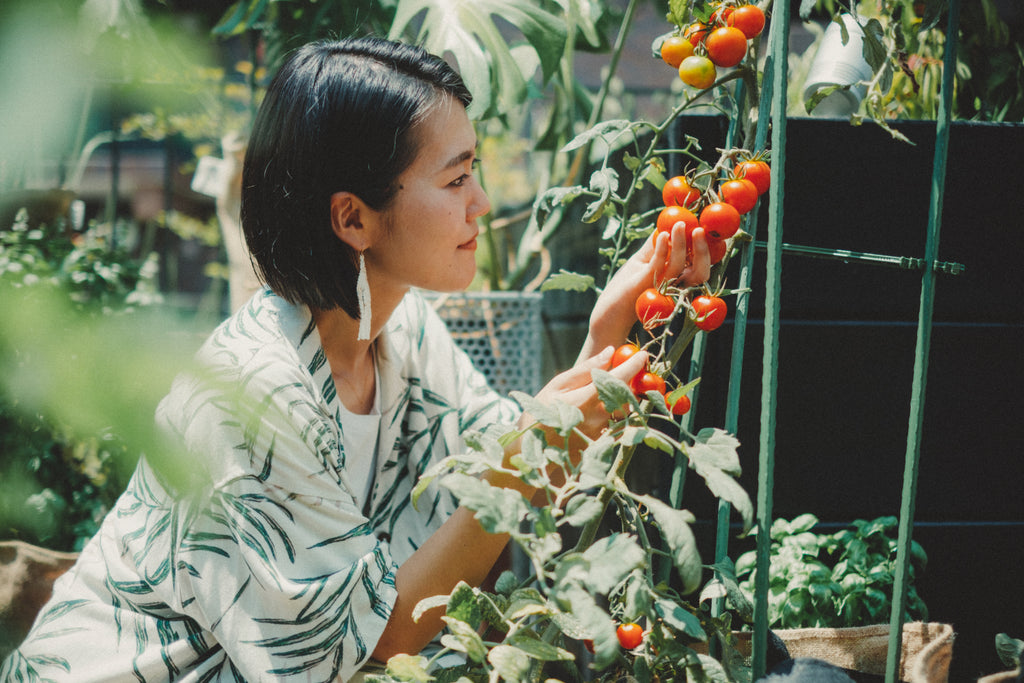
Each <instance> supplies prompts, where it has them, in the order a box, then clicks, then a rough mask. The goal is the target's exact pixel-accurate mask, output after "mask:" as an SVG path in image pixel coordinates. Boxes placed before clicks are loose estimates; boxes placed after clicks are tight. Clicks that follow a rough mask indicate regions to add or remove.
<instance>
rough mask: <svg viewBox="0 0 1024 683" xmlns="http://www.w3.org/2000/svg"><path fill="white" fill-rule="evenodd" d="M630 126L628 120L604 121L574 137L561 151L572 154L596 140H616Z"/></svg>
mask: <svg viewBox="0 0 1024 683" xmlns="http://www.w3.org/2000/svg"><path fill="white" fill-rule="evenodd" d="M630 125H631V124H630V122H629V121H628V120H626V119H610V120H608V121H602V122H601V123H599V124H597V125H596V126H594V127H593V128H588V129H587V130H585V131H583V132H582V133H580V134H579V135H577V136H576V137H574V138H573V139H572V140H570V141H569V142H568V143H566V145H565V146H563V147H562V149H561V150H560V151H562V152H571V151H573V150H574V149H579V148H580V147H583V146H584V145H586V144H588V143H589V142H590V141H592V140H594V139H595V138H605V136H606V135H611V136H612V138H613V139H614V138H615V137H617V136H618V135H619V133H621V132H622V131H624V130H628V129H629V127H630ZM605 140H606V141H607V138H605Z"/></svg>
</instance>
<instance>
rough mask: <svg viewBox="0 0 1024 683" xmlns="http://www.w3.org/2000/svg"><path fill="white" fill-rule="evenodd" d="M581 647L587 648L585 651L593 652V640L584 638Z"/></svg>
mask: <svg viewBox="0 0 1024 683" xmlns="http://www.w3.org/2000/svg"><path fill="white" fill-rule="evenodd" d="M583 647H585V648H587V652H589V653H590V654H594V641H593V640H591V639H590V638H586V639H584V641H583Z"/></svg>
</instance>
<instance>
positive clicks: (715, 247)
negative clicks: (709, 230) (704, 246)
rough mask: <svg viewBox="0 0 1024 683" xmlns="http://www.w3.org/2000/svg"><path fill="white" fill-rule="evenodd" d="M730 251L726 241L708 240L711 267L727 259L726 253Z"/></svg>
mask: <svg viewBox="0 0 1024 683" xmlns="http://www.w3.org/2000/svg"><path fill="white" fill-rule="evenodd" d="M728 251H729V245H728V244H727V243H726V241H725V240H716V239H714V238H708V252H710V254H711V265H715V264H716V263H719V262H721V260H722V259H724V258H725V254H726V252H728Z"/></svg>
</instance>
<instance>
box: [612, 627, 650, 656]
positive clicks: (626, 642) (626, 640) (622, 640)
mask: <svg viewBox="0 0 1024 683" xmlns="http://www.w3.org/2000/svg"><path fill="white" fill-rule="evenodd" d="M615 635H617V636H618V637H619V645H621V646H622V647H623V648H625V649H627V650H632V649H633V648H635V647H639V645H640V643H642V642H644V630H643V629H642V628H640V624H619V627H618V628H617V629H616V630H615Z"/></svg>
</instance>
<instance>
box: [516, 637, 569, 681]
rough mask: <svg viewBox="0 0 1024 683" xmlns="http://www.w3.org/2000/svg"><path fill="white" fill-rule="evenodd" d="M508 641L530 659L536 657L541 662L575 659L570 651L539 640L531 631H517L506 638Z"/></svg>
mask: <svg viewBox="0 0 1024 683" xmlns="http://www.w3.org/2000/svg"><path fill="white" fill-rule="evenodd" d="M508 643H509V645H514V646H515V647H517V648H519V649H520V650H521V651H522V652H524V653H526V654H527V655H528V656H529V657H530V658H531V659H537V660H540V661H542V662H557V661H572V660H573V659H575V657H574V656H573V654H572V653H571V652H569V651H568V650H563V649H562V648H560V647H557V646H555V645H552V644H551V643H548V642H545V641H543V640H541V639H540V637H539V636H538V635H537V634H536V633H534V632H533V631H517V632H516V633H515V635H513V636H512V637H511V638H509V639H508ZM508 680H512V679H508ZM515 680H522V679H515Z"/></svg>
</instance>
